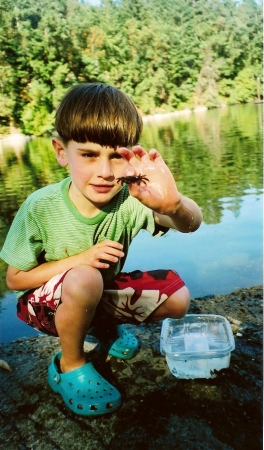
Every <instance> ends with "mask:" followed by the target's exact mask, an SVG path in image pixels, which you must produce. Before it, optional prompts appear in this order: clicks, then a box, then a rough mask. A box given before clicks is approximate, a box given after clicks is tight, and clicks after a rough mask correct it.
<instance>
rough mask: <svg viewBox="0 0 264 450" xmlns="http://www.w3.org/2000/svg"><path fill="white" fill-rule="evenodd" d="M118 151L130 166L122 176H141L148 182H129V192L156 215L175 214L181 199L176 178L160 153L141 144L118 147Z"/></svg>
mask: <svg viewBox="0 0 264 450" xmlns="http://www.w3.org/2000/svg"><path fill="white" fill-rule="evenodd" d="M117 152H118V153H119V154H120V155H122V156H123V158H125V159H126V160H127V161H128V163H129V166H128V168H127V170H126V173H125V174H124V176H131V175H132V176H133V175H142V176H143V175H144V177H145V178H147V179H148V180H149V181H146V184H145V183H143V182H141V183H140V184H138V183H131V184H129V185H128V188H129V192H130V194H131V195H132V196H133V197H136V198H137V199H138V200H139V201H140V202H141V203H143V204H144V205H146V206H147V207H149V208H151V209H152V210H153V211H155V212H157V213H159V214H167V215H170V214H174V213H175V211H176V210H177V208H178V205H179V203H180V201H181V197H180V193H179V192H178V189H177V186H176V183H175V180H174V178H173V175H172V173H171V171H170V170H169V168H168V166H167V165H166V163H165V162H164V160H163V158H162V157H161V155H160V154H159V152H158V151H157V150H155V149H151V150H150V151H149V152H147V151H146V150H144V149H143V147H141V145H135V146H134V147H133V148H132V149H131V150H129V149H127V148H125V147H121V148H119V149H118V150H117Z"/></svg>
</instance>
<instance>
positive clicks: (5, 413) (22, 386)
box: [0, 287, 263, 450]
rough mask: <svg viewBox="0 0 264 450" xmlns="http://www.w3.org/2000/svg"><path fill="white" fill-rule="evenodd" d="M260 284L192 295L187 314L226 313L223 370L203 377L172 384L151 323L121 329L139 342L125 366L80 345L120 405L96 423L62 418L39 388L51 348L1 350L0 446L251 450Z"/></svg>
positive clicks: (257, 404)
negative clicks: (227, 351) (228, 346)
mask: <svg viewBox="0 0 264 450" xmlns="http://www.w3.org/2000/svg"><path fill="white" fill-rule="evenodd" d="M262 299H263V291H262V288H261V287H253V288H250V289H241V290H239V291H236V292H233V293H231V294H229V295H223V296H222V295H221V296H215V297H206V298H202V299H194V300H193V301H192V306H191V309H190V312H191V313H195V314H196V313H197V314H198V313H213V314H220V315H223V316H225V317H227V318H228V319H229V321H230V323H231V325H232V328H233V332H234V336H235V342H236V349H235V350H234V351H233V352H232V357H231V365H230V368H229V369H225V370H223V371H221V372H220V373H219V374H218V375H217V377H216V378H214V379H210V380H178V379H176V378H175V377H174V376H173V375H172V374H171V373H170V371H169V369H168V367H167V364H166V360H165V358H164V356H162V355H161V354H160V351H159V337H160V328H161V323H157V324H155V325H153V324H151V325H144V326H141V327H134V326H129V327H130V328H131V329H133V331H134V332H135V334H136V335H137V337H138V338H139V340H140V342H141V348H140V351H139V353H138V354H137V356H136V357H135V358H133V359H132V360H130V361H121V360H116V359H115V358H113V357H112V358H108V359H107V360H106V361H105V355H104V354H103V352H102V351H101V350H100V349H98V346H97V347H95V348H94V345H95V344H87V350H89V349H92V348H94V349H93V350H92V351H91V356H92V357H93V359H94V362H95V364H97V365H99V366H100V367H101V371H102V373H103V375H104V376H105V377H106V378H108V379H109V381H111V382H112V383H113V384H115V385H116V387H117V388H118V389H119V390H120V392H121V393H122V396H123V405H122V406H121V408H120V409H119V410H118V411H117V412H115V413H113V414H111V415H109V416H102V417H98V418H88V417H79V416H76V415H74V414H73V413H71V411H70V410H68V409H67V407H66V406H65V405H64V403H63V401H62V399H61V397H60V396H58V395H56V394H54V393H53V392H52V391H51V390H50V388H49V386H48V385H47V382H46V371H47V366H48V364H49V362H50V359H51V356H52V354H53V353H54V352H55V351H57V350H58V349H59V342H58V340H57V339H55V338H51V337H47V336H37V337H34V338H30V339H20V340H17V341H14V342H11V343H7V344H2V346H1V355H0V358H1V359H4V360H5V361H7V362H8V363H9V364H10V365H11V366H12V368H13V370H12V372H8V371H6V370H3V369H1V370H0V390H1V398H0V413H1V421H0V423H1V432H0V448H3V449H5V450H11V449H12V450H15V449H19V450H23V449H31V450H42V449H43V450H44V449H45V450H53V449H54V450H56V449H60V450H68V449H71V450H74V449H82V450H83V449H88V450H121V449H122V450H123V449H124V448H125V449H126V450H139V449H140V450H141V449H144V450H164V449H177V450H178V449H179V450H192V449H193V450H199V449H203V450H218V449H219V450H222V449H223V450H231V449H235V450H243V449H245V450H248V449H251V450H255V449H256V450H260V449H262Z"/></svg>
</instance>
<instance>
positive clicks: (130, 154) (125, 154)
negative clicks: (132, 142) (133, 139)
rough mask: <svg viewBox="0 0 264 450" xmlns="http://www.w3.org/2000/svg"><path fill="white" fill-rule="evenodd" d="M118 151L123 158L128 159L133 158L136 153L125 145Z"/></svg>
mask: <svg viewBox="0 0 264 450" xmlns="http://www.w3.org/2000/svg"><path fill="white" fill-rule="evenodd" d="M116 151H117V153H118V154H119V155H121V156H123V158H125V159H126V160H127V161H130V159H131V158H134V157H135V155H134V153H133V152H132V151H131V150H128V148H125V147H120V148H118V149H117V150H116Z"/></svg>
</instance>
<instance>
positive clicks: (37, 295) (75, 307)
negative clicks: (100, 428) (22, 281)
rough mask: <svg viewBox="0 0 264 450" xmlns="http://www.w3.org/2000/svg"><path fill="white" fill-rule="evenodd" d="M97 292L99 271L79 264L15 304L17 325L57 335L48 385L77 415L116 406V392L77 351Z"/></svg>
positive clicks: (95, 302)
mask: <svg viewBox="0 0 264 450" xmlns="http://www.w3.org/2000/svg"><path fill="white" fill-rule="evenodd" d="M102 289H103V281H102V277H101V274H100V272H99V271H98V270H97V269H94V268H92V267H89V266H81V267H79V268H77V269H72V270H70V271H68V272H64V273H62V274H58V275H57V276H55V277H53V278H52V279H51V280H49V281H48V282H47V283H45V284H44V285H43V286H41V287H40V288H37V289H35V290H32V291H30V292H28V293H26V294H25V295H24V296H22V297H21V298H20V299H19V302H18V316H19V317H20V318H21V319H22V320H23V321H25V322H26V323H28V324H29V325H31V326H34V327H35V328H37V329H38V330H40V331H42V332H44V333H47V334H51V335H54V336H58V335H59V337H60V340H61V346H62V352H58V353H57V354H55V355H54V356H53V358H52V361H51V363H50V365H49V367H48V383H49V385H50V387H51V388H52V389H53V391H55V392H57V393H59V394H61V396H62V397H63V399H64V401H65V403H66V405H67V406H68V407H69V408H70V409H71V410H72V411H74V412H75V413H77V414H80V415H89V416H90V415H100V414H106V413H109V412H112V411H114V410H116V409H117V408H118V407H119V406H120V405H121V395H120V393H119V392H118V390H117V389H116V388H115V387H114V386H113V385H111V384H110V383H109V382H108V381H107V380H105V379H104V378H103V377H102V376H101V375H100V374H99V373H98V372H97V370H96V369H95V368H94V367H93V364H92V362H88V363H87V362H86V358H85V354H84V350H83V343H84V338H85V335H86V332H87V330H88V328H89V326H90V322H91V320H92V317H93V314H94V311H95V309H96V306H97V304H98V302H99V300H100V297H101V293H102ZM55 324H56V326H55ZM56 327H57V328H56ZM60 366H61V368H62V371H61V370H60Z"/></svg>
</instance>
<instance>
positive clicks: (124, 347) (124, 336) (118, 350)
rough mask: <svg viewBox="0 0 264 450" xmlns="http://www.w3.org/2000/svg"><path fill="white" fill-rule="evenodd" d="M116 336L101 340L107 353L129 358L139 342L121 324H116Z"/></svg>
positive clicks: (133, 354) (132, 355)
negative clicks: (104, 340)
mask: <svg viewBox="0 0 264 450" xmlns="http://www.w3.org/2000/svg"><path fill="white" fill-rule="evenodd" d="M116 333H117V337H116V338H115V339H109V340H108V341H106V342H102V344H103V346H104V347H105V348H106V350H107V351H108V354H109V355H111V356H115V357H116V358H120V359H131V358H133V357H134V356H135V354H136V352H137V350H138V347H139V344H138V340H137V338H136V337H135V336H134V335H133V334H132V333H130V332H129V331H128V330H126V329H125V328H124V327H123V326H122V325H116Z"/></svg>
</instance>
